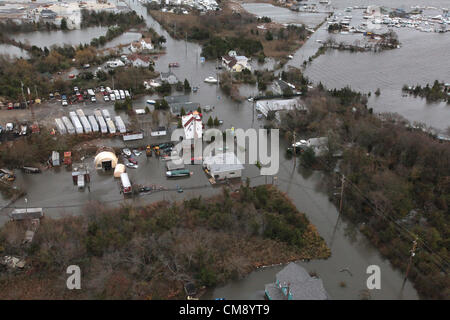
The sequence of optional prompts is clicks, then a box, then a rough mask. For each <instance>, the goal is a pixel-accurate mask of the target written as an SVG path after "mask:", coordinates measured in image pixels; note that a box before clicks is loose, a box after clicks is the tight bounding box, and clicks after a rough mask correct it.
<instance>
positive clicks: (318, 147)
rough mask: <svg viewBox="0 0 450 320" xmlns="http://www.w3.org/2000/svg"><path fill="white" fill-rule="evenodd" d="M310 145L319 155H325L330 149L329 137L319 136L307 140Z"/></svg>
mask: <svg viewBox="0 0 450 320" xmlns="http://www.w3.org/2000/svg"><path fill="white" fill-rule="evenodd" d="M306 142H307V145H308V147H310V148H312V149H313V150H314V153H315V155H316V156H317V157H320V156H323V155H324V154H325V153H327V151H328V138H327V137H319V138H311V139H308V140H306Z"/></svg>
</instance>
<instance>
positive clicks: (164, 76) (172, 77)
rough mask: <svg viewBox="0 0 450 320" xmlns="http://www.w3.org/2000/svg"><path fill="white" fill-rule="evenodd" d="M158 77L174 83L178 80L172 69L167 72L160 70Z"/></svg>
mask: <svg viewBox="0 0 450 320" xmlns="http://www.w3.org/2000/svg"><path fill="white" fill-rule="evenodd" d="M160 79H161V81H163V82H167V83H169V84H176V83H177V82H178V78H177V76H176V75H175V74H173V72H172V71H169V72H161V74H160Z"/></svg>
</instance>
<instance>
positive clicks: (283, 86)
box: [272, 79, 295, 95]
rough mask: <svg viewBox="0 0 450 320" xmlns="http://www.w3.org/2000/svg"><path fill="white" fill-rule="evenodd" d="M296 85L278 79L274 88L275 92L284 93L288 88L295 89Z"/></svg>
mask: <svg viewBox="0 0 450 320" xmlns="http://www.w3.org/2000/svg"><path fill="white" fill-rule="evenodd" d="M294 89H295V86H294V85H292V84H290V83H288V82H286V81H284V80H281V79H276V80H275V81H274V82H273V84H272V90H273V92H274V93H275V94H280V95H281V94H284V93H285V92H286V90H290V91H292V90H294Z"/></svg>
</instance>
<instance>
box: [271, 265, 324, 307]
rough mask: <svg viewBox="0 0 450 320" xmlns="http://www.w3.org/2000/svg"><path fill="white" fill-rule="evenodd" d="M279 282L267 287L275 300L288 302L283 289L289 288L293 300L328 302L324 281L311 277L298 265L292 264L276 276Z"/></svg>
mask: <svg viewBox="0 0 450 320" xmlns="http://www.w3.org/2000/svg"><path fill="white" fill-rule="evenodd" d="M276 279H277V282H276V283H271V284H267V285H266V292H267V293H268V294H269V295H270V297H271V299H274V300H284V299H285V300H287V296H285V294H284V293H283V292H282V290H281V288H280V286H281V287H284V288H287V287H289V291H290V292H291V295H292V300H327V299H329V296H328V293H327V292H326V291H325V288H324V287H323V283H322V280H320V279H317V278H313V277H311V276H310V275H309V274H308V272H307V271H306V270H305V269H304V268H303V267H301V266H299V265H298V264H296V263H294V262H291V263H289V264H288V265H287V266H286V267H285V268H284V269H283V270H281V271H280V272H278V273H277V275H276Z"/></svg>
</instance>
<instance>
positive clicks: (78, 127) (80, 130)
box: [69, 111, 83, 134]
mask: <svg viewBox="0 0 450 320" xmlns="http://www.w3.org/2000/svg"><path fill="white" fill-rule="evenodd" d="M69 116H70V120H72V123H73V126H74V127H75V132H76V133H77V134H82V133H83V126H82V125H81V122H80V119H78V116H77V114H76V113H75V112H73V111H70V112H69Z"/></svg>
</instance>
